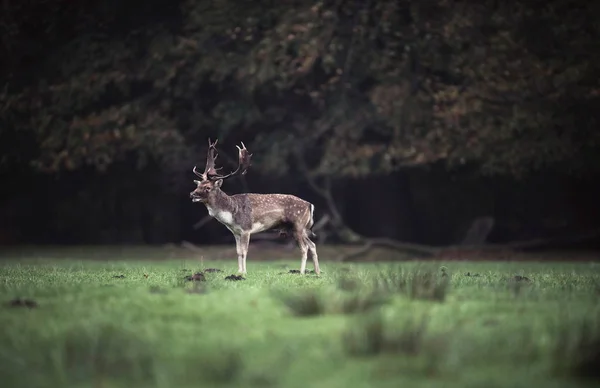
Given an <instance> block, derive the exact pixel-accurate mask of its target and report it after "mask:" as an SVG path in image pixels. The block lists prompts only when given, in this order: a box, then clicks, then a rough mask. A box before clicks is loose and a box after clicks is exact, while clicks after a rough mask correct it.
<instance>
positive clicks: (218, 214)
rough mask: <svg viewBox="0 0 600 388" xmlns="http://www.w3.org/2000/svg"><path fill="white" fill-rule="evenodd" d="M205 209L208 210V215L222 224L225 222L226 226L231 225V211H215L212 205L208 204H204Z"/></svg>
mask: <svg viewBox="0 0 600 388" xmlns="http://www.w3.org/2000/svg"><path fill="white" fill-rule="evenodd" d="M206 209H207V210H208V215H209V216H211V217H215V218H216V219H217V220H219V221H220V222H221V223H222V224H225V225H226V226H231V225H232V224H233V214H231V212H228V211H215V209H213V208H212V207H210V206H208V205H207V206H206Z"/></svg>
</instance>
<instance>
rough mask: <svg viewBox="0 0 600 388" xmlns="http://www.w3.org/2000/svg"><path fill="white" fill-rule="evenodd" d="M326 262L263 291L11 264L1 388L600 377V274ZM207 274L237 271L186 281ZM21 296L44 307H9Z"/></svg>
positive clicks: (492, 383) (79, 267)
mask: <svg viewBox="0 0 600 388" xmlns="http://www.w3.org/2000/svg"><path fill="white" fill-rule="evenodd" d="M321 262H322V271H323V274H322V275H321V276H320V277H317V276H315V275H305V276H301V275H297V274H287V273H285V272H287V271H288V270H289V269H290V268H296V267H297V265H298V263H297V262H296V261H294V262H268V263H264V262H257V261H254V262H253V261H249V262H248V268H249V271H250V273H249V274H248V275H247V279H246V280H245V281H238V282H232V281H226V280H224V277H225V276H226V275H229V274H232V273H234V271H235V269H236V265H237V264H236V263H235V262H234V261H214V262H204V263H203V264H202V266H201V265H200V263H199V262H198V261H193V260H177V259H174V260H168V261H146V262H144V261H126V260H119V261H90V260H81V261H77V260H72V259H68V260H59V259H43V258H38V259H32V260H24V259H22V260H19V261H15V260H10V259H9V260H3V261H0V299H1V301H2V303H3V305H2V306H0V327H2V333H1V334H0V381H1V382H2V383H1V384H2V386H3V387H92V386H93V387H129V388H131V387H144V388H150V387H178V388H180V387H199V386H202V387H219V386H249V387H253V386H255V387H306V386H309V387H400V386H409V387H431V386H444V387H446V386H448V387H449V386H455V387H484V386H485V387H526V386H527V387H529V386H533V384H538V385H540V386H545V387H571V386H572V387H586V386H594V383H597V381H598V379H599V373H598V372H597V371H598V370H600V361H598V356H599V354H598V351H597V350H596V349H597V348H599V347H600V302H599V295H600V265H598V264H594V263H573V264H567V263H551V264H541V263H481V262H478V263H467V262H460V263H458V262H457V263H452V262H445V263H418V262H409V263H400V264H332V263H327V260H326V259H325V258H323V259H322V260H321ZM286 265H287V266H289V267H288V268H286ZM203 267H204V268H207V267H213V268H214V267H216V268H222V269H223V270H224V272H223V273H207V274H206V279H207V281H206V282H202V283H200V282H188V281H185V280H184V279H183V278H184V276H186V275H191V274H192V273H194V272H196V271H198V270H200V269H202V268H203ZM467 272H468V273H469V275H471V276H467V275H466V274H467ZM282 273H283V274H282ZM117 275H124V278H116V277H115V276H117ZM146 275H147V276H146ZM473 275H476V276H473ZM515 275H519V276H525V277H527V278H528V279H529V280H530V281H527V280H520V281H519V280H515ZM18 297H20V298H29V299H32V300H35V301H36V302H37V304H38V307H37V308H27V307H12V306H9V305H8V302H9V301H10V300H12V299H13V298H18Z"/></svg>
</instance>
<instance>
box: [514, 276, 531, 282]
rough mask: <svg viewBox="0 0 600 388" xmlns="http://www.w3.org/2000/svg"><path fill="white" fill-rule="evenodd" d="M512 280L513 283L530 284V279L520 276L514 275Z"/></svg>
mask: <svg viewBox="0 0 600 388" xmlns="http://www.w3.org/2000/svg"><path fill="white" fill-rule="evenodd" d="M513 280H514V281H515V282H530V281H531V279H529V278H528V277H526V276H520V275H515V277H513Z"/></svg>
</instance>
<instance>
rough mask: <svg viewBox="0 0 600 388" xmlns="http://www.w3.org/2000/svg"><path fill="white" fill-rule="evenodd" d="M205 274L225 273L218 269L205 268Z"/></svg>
mask: <svg viewBox="0 0 600 388" xmlns="http://www.w3.org/2000/svg"><path fill="white" fill-rule="evenodd" d="M203 272H208V273H213V272H223V271H222V270H220V269H218V268H204V271H203Z"/></svg>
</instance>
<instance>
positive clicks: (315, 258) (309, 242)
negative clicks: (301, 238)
mask: <svg viewBox="0 0 600 388" xmlns="http://www.w3.org/2000/svg"><path fill="white" fill-rule="evenodd" d="M306 244H307V246H308V250H309V251H310V255H311V256H312V261H313V265H314V267H315V273H316V274H317V275H318V274H320V273H321V269H320V268H319V256H318V255H317V245H316V244H315V243H314V242H313V241H312V240H311V239H310V238H309V237H308V236H306Z"/></svg>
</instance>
